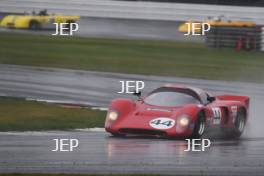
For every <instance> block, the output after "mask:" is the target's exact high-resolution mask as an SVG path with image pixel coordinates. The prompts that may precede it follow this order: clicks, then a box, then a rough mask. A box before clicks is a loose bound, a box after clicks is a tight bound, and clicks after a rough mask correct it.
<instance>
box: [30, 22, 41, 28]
mask: <svg viewBox="0 0 264 176" xmlns="http://www.w3.org/2000/svg"><path fill="white" fill-rule="evenodd" d="M40 28H41V25H40V23H39V22H37V21H34V20H33V21H30V23H29V29H30V30H40Z"/></svg>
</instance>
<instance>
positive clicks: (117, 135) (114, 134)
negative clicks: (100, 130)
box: [111, 133, 126, 138]
mask: <svg viewBox="0 0 264 176" xmlns="http://www.w3.org/2000/svg"><path fill="white" fill-rule="evenodd" d="M111 134H112V136H113V137H120V138H121V137H125V136H126V135H124V134H119V133H111Z"/></svg>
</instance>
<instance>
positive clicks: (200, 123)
mask: <svg viewBox="0 0 264 176" xmlns="http://www.w3.org/2000/svg"><path fill="white" fill-rule="evenodd" d="M204 131H205V115H204V113H199V114H198V117H197V119H196V122H195V125H194V129H193V133H192V136H191V138H194V139H199V138H201V137H202V135H203V134H204Z"/></svg>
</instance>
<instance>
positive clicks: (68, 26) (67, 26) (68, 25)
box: [65, 20, 75, 31]
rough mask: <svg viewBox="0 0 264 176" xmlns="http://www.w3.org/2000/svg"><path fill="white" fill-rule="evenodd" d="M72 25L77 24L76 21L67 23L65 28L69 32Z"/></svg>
mask: <svg viewBox="0 0 264 176" xmlns="http://www.w3.org/2000/svg"><path fill="white" fill-rule="evenodd" d="M72 23H75V21H73V20H70V21H67V24H66V26H65V27H66V28H67V30H68V31H69V30H70V27H71V24H72Z"/></svg>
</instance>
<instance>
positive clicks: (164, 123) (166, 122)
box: [149, 117, 175, 129]
mask: <svg viewBox="0 0 264 176" xmlns="http://www.w3.org/2000/svg"><path fill="white" fill-rule="evenodd" d="M149 125H150V126H151V127H152V128H156V129H169V128H172V127H173V126H174V125H175V120H174V119H171V118H166V117H159V118H155V119H153V120H151V121H150V122H149Z"/></svg>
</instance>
